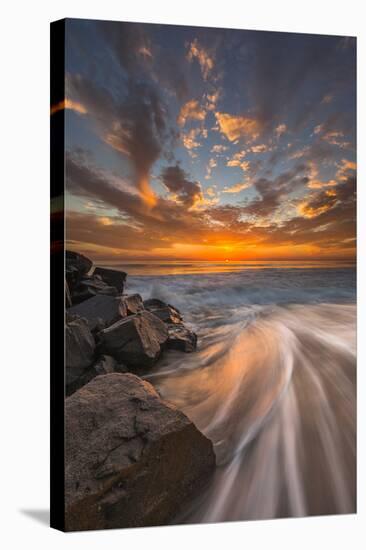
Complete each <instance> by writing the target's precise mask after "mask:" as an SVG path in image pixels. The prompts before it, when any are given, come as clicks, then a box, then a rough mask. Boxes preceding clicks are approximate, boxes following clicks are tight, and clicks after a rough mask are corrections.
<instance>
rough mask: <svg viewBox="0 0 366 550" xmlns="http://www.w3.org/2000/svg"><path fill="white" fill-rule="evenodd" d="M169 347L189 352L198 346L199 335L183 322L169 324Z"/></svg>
mask: <svg viewBox="0 0 366 550" xmlns="http://www.w3.org/2000/svg"><path fill="white" fill-rule="evenodd" d="M168 332H169V338H168V341H167V348H168V349H174V350H177V351H184V352H186V353H189V352H191V351H195V349H196V348H197V335H196V334H195V333H194V332H192V331H191V330H189V329H188V328H186V327H185V326H184V325H183V324H180V325H177V324H170V325H168Z"/></svg>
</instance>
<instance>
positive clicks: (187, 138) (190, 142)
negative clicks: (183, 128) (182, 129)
mask: <svg viewBox="0 0 366 550" xmlns="http://www.w3.org/2000/svg"><path fill="white" fill-rule="evenodd" d="M199 136H202V137H203V138H207V130H206V129H205V128H192V129H191V130H189V131H188V132H186V133H182V135H181V139H182V142H183V145H184V147H185V148H186V149H188V150H189V151H190V150H192V149H196V148H197V147H201V145H202V144H201V143H200V142H199V141H197V138H198V137H199Z"/></svg>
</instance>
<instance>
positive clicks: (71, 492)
mask: <svg viewBox="0 0 366 550" xmlns="http://www.w3.org/2000/svg"><path fill="white" fill-rule="evenodd" d="M65 275H66V276H65V302H66V306H67V309H66V319H65V349H66V365H65V367H66V368H65V390H66V395H67V398H66V401H65V425H66V434H65V443H66V454H65V463H66V473H65V483H66V529H67V530H80V529H104V528H113V527H133V526H148V525H162V524H166V523H169V522H170V521H171V520H172V519H173V518H174V516H176V515H177V514H178V513H179V512H180V511H181V509H182V506H184V503H185V502H187V501H188V500H190V499H191V498H193V497H194V495H195V494H197V492H198V491H199V490H200V489H202V487H203V486H204V485H205V484H206V483H207V482H208V480H209V478H210V476H211V475H212V473H213V471H214V468H215V455H214V452H213V447H212V443H211V441H209V440H208V439H207V438H206V437H205V436H204V435H203V434H202V433H201V432H199V430H198V429H197V428H196V427H195V426H194V424H193V423H192V422H191V421H190V420H189V419H188V418H187V417H186V416H185V415H184V414H183V413H182V412H181V411H179V410H177V409H176V408H175V407H174V406H173V405H172V404H171V403H168V402H165V401H164V400H162V399H161V397H160V396H159V395H158V393H157V391H156V390H155V389H154V388H153V386H152V385H151V384H149V383H148V382H146V381H144V380H142V379H141V378H140V377H139V376H138V375H139V374H140V375H142V374H144V373H146V372H148V371H149V369H151V367H152V366H153V365H154V364H155V363H156V362H157V361H158V360H159V358H160V357H161V355H162V354H163V353H164V352H165V350H168V349H173V350H177V351H180V352H185V353H188V352H193V351H194V350H195V349H196V346H197V336H196V334H195V333H194V332H192V331H191V330H189V329H188V328H187V327H186V326H185V325H184V321H183V317H182V315H181V313H180V312H179V311H178V309H176V308H175V307H174V306H172V305H170V304H166V303H165V302H162V301H161V300H159V299H157V298H150V299H148V300H145V301H143V299H142V297H141V296H140V295H139V294H132V295H129V294H127V293H126V292H125V291H126V279H127V274H126V273H124V272H121V271H117V270H113V269H107V268H103V267H93V263H92V261H91V260H89V259H88V258H86V257H85V256H83V255H81V254H78V253H77V252H71V251H66V270H65Z"/></svg>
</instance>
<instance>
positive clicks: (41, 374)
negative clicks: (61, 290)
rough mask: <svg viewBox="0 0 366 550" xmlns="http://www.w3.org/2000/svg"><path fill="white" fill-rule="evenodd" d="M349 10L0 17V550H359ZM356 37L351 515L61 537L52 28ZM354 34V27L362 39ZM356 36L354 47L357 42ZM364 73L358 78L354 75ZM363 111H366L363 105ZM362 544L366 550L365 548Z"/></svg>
mask: <svg viewBox="0 0 366 550" xmlns="http://www.w3.org/2000/svg"><path fill="white" fill-rule="evenodd" d="M363 4H364V3H363V2H361V1H356V0H355V1H353V0H343V1H338V0H330V1H328V0H315V1H313V0H303V1H302V2H301V1H299V0H297V1H296V0H289V1H284V0H283V1H282V0H273V1H271V0H267V1H263V0H255V1H252V2H240V1H239V0H236V1H234V0H225V1H224V2H220V3H214V2H213V0H211V1H209V0H201V1H199V0H184V1H177V2H173V1H168V0H165V2H164V1H160V0H150V1H148V0H134V1H133V2H129V3H127V2H118V1H116V0H115V1H110V0H97V1H95V0H88V1H87V2H83V1H80V0H79V1H78V0H73V1H69V0H63V1H62V2H46V1H43V2H42V1H34V0H33V1H24V2H19V1H16V0H13V1H9V0H8V2H6V3H5V2H3V3H2V8H1V11H2V14H1V15H2V17H1V31H0V39H1V42H2V44H1V48H0V52H1V57H2V61H1V65H0V69H1V73H0V75H1V118H0V124H1V126H0V128H1V134H0V135H1V143H2V145H1V191H0V193H1V194H0V205H1V214H0V223H1V231H0V235H1V241H2V244H1V267H0V276H1V285H0V323H1V332H0V335H1V336H0V338H1V339H0V350H1V352H0V353H1V354H0V358H1V359H0V373H1V377H0V392H1V393H0V406H1V415H0V419H1V432H0V449H1V450H0V461H1V469H0V474H1V482H0V507H1V510H0V526H1V527H0V544H1V546H2V548H5V549H8V548H16V549H22V548H28V547H30V548H33V547H34V548H37V550H38V549H39V550H42V549H44V548H52V549H59V548H66V547H67V548H69V549H74V548H75V549H76V548H78V549H83V548H88V550H93V549H95V548H111V549H114V548H121V547H123V546H124V545H128V546H126V547H127V548H128V547H129V545H131V547H132V548H134V549H138V548H140V547H141V548H142V547H143V546H147V547H148V548H149V549H154V548H159V549H164V548H172V547H174V550H176V549H177V550H179V549H181V548H182V549H187V548H192V549H196V548H205V547H206V548H210V550H211V549H216V548H220V549H221V548H223V547H226V548H229V547H233V546H234V545H235V546H239V547H240V548H245V549H251V548H255V549H258V548H267V547H273V546H274V547H281V549H287V548H289V549H290V548H291V550H293V549H294V548H296V550H297V549H302V548H306V549H309V548H310V549H311V550H313V549H314V550H316V549H318V548H319V549H323V548H324V549H326V548H330V549H337V548H342V550H344V549H345V548H347V549H348V548H349V549H351V548H352V550H353V549H359V548H366V542H365V539H366V529H365V525H366V513H365V504H366V498H365V497H366V476H365V469H366V460H365V454H366V453H365V422H366V409H365V388H366V384H365V376H364V373H363V369H364V365H365V345H364V342H365V336H363V338H362V332H363V333H364V334H366V332H365V326H366V318H365V308H364V305H365V289H366V284H365V281H366V277H365V274H366V269H365V252H366V248H365V238H364V237H365V224H366V222H365V220H366V201H365V185H366V182H365V177H364V176H365V167H364V155H361V153H362V152H363V150H365V139H364V138H363V136H362V134H364V133H365V105H364V101H365V99H366V90H365V69H364V68H365V66H366V63H365V61H366V60H365V19H364V18H363V14H362V5H363ZM66 16H67V17H81V18H94V19H115V20H127V21H144V22H162V23H180V24H193V25H203V26H222V27H236V28H247V29H264V30H278V31H299V32H312V33H324V34H327V33H328V34H340V35H357V36H358V52H359V59H358V61H359V63H358V66H359V73H358V84H359V92H358V97H359V98H360V101H359V103H358V114H359V128H358V130H359V132H358V134H359V145H358V151H359V153H360V154H359V170H358V182H359V183H358V231H359V241H358V243H359V244H358V246H359V257H358V259H359V294H358V297H359V324H358V327H359V352H358V369H359V370H358V391H359V395H358V427H359V439H358V466H359V475H358V486H359V490H358V497H359V498H358V515H357V516H336V517H327V518H306V519H299V520H297V519H291V520H275V521H266V522H251V523H232V524H221V525H220V524H219V525H209V526H204V525H198V526H184V527H164V528H153V529H136V530H126V531H122V530H115V531H104V532H89V533H73V534H66V535H65V534H63V533H60V532H57V531H55V530H51V529H49V528H48V527H47V521H48V511H47V510H48V498H49V458H48V457H49V435H48V430H49V22H50V21H52V20H55V19H60V18H63V17H66ZM362 24H363V28H362ZM362 33H363V36H362ZM362 69H363V70H362ZM362 100H363V101H362ZM363 539H364V540H363Z"/></svg>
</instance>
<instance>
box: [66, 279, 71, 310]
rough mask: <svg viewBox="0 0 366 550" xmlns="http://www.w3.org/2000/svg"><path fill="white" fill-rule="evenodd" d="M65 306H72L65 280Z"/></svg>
mask: <svg viewBox="0 0 366 550" xmlns="http://www.w3.org/2000/svg"><path fill="white" fill-rule="evenodd" d="M65 305H66V307H70V306H72V300H71V294H70V289H69V285H68V284H67V280H66V279H65Z"/></svg>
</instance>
